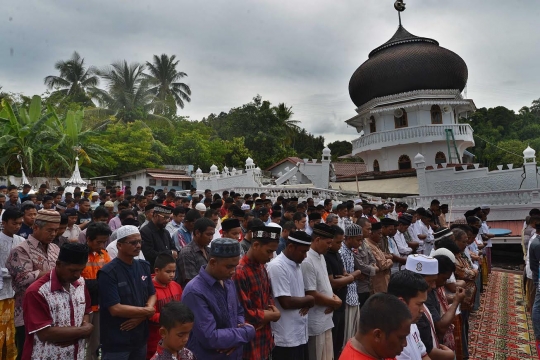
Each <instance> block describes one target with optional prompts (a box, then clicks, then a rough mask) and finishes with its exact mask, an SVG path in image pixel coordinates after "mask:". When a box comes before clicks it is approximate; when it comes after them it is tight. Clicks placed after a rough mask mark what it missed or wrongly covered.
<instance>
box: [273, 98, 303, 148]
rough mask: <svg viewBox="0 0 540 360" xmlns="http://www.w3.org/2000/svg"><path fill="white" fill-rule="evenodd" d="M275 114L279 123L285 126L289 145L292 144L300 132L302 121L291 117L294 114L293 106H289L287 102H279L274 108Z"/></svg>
mask: <svg viewBox="0 0 540 360" xmlns="http://www.w3.org/2000/svg"><path fill="white" fill-rule="evenodd" d="M272 111H273V112H274V115H275V116H276V118H277V119H278V121H279V124H280V125H281V126H283V130H284V131H285V134H286V136H287V139H286V141H287V145H290V144H291V143H292V142H293V141H294V138H295V135H297V134H298V133H299V132H300V127H299V126H298V124H300V121H298V120H293V119H291V118H292V116H293V115H294V113H293V111H292V107H287V105H285V103H279V104H278V106H274V107H273V108H272Z"/></svg>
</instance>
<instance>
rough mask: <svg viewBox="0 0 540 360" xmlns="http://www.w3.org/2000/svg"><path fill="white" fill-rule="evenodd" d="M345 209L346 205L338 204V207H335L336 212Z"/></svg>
mask: <svg viewBox="0 0 540 360" xmlns="http://www.w3.org/2000/svg"><path fill="white" fill-rule="evenodd" d="M346 208H347V205H345V204H343V203H342V204H338V205H337V206H336V211H340V210H343V209H346Z"/></svg>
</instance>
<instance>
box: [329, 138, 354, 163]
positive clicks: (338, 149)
mask: <svg viewBox="0 0 540 360" xmlns="http://www.w3.org/2000/svg"><path fill="white" fill-rule="evenodd" d="M328 148H329V149H330V151H332V160H333V161H337V160H338V158H339V157H340V156H343V155H348V154H350V153H352V143H351V142H350V141H340V140H337V141H334V142H331V143H330V144H328Z"/></svg>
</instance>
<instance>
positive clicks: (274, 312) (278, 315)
mask: <svg viewBox="0 0 540 360" xmlns="http://www.w3.org/2000/svg"><path fill="white" fill-rule="evenodd" d="M267 311H271V312H272V316H271V319H270V321H274V322H276V321H278V320H279V319H280V318H281V313H280V312H279V310H278V308H277V307H275V306H274V305H268V309H267Z"/></svg>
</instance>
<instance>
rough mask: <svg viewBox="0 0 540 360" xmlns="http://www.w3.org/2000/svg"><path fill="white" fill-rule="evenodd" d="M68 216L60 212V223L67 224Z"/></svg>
mask: <svg viewBox="0 0 540 360" xmlns="http://www.w3.org/2000/svg"><path fill="white" fill-rule="evenodd" d="M67 223H68V216H67V215H66V214H60V225H67Z"/></svg>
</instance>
